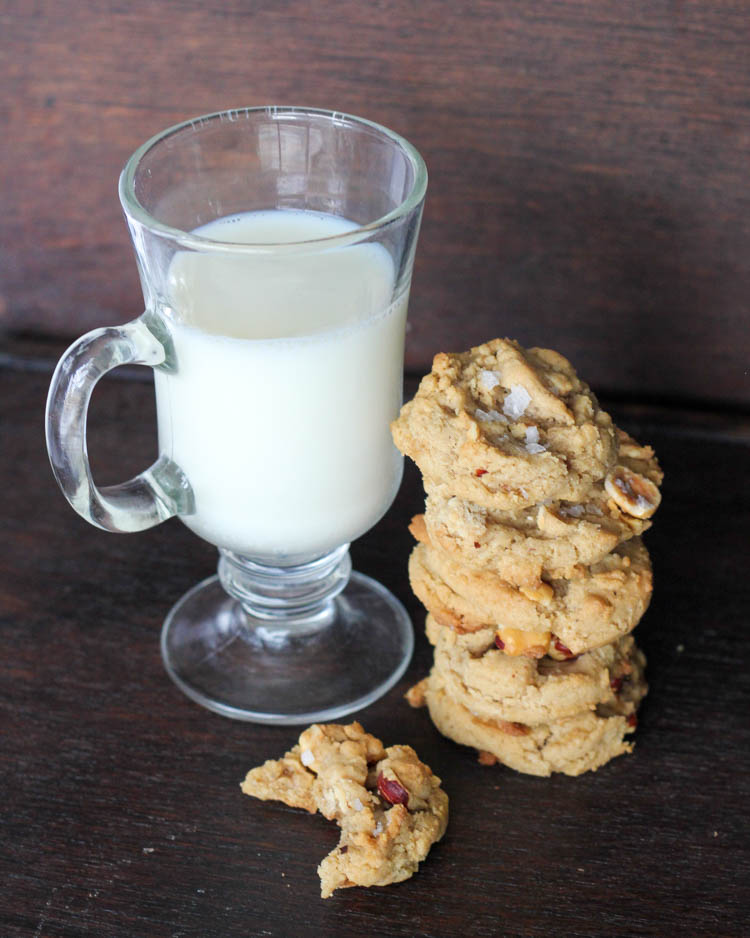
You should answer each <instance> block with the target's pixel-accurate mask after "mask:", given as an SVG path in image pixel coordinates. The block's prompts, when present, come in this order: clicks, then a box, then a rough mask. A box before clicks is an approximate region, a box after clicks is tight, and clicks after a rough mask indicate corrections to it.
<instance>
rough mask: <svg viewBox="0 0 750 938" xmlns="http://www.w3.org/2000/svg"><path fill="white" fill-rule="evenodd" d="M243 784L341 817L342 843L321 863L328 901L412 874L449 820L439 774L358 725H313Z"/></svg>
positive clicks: (250, 791) (258, 793)
mask: <svg viewBox="0 0 750 938" xmlns="http://www.w3.org/2000/svg"><path fill="white" fill-rule="evenodd" d="M241 787H242V791H243V792H244V793H245V794H247V795H252V796H253V797H256V798H261V799H263V800H277V801H283V802H284V803H285V804H289V805H291V806H293V807H299V808H304V809H305V810H307V811H316V810H317V811H320V813H321V814H323V815H324V817H326V818H328V819H329V820H335V821H337V823H338V824H339V827H340V828H341V838H340V840H339V843H338V846H337V847H336V848H335V849H334V850H333V851H332V852H331V853H330V854H329V855H328V856H327V857H325V859H324V860H323V861H322V862H321V864H320V866H319V867H318V874H319V875H320V884H321V895H322V897H323V898H324V899H327V898H328V897H329V896H330V895H331V894H332V893H333V892H334V890H336V889H342V888H344V887H347V886H386V885H388V884H389V883H397V882H400V881H402V880H404V879H408V878H409V877H410V876H411V875H412V874H413V873H414V872H415V871H416V869H417V867H418V865H419V863H420V862H421V861H422V860H424V858H425V857H426V856H427V853H428V852H429V849H430V847H431V846H432V844H433V843H435V841H437V840H440V838H441V837H442V836H443V834H444V832H445V828H446V825H447V823H448V796H447V795H446V794H445V792H444V791H443V790H442V788H441V787H440V779H439V778H438V777H437V776H436V775H433V773H432V771H431V770H430V768H429V767H428V766H426V765H424V763H422V762H420V761H419V759H418V758H417V754H416V753H415V752H414V750H413V749H412V748H411V747H410V746H390V747H388V748H387V749H384V748H383V745H382V743H381V742H380V740H379V739H377V738H376V737H375V736H372V735H371V734H369V733H366V732H365V731H364V729H363V728H362V726H361V725H360V724H359V723H351V724H349V725H347V726H342V725H339V724H335V723H330V724H314V725H313V726H311V727H309V728H308V729H306V730H305V731H304V732H303V733H302V734H301V736H300V738H299V744H298V745H297V746H295V747H294V748H293V749H291V750H290V751H289V752H288V753H286V755H285V756H284V757H283V758H282V759H278V760H269V761H268V762H266V763H264V764H263V765H261V766H259V767H258V768H256V769H252V770H251V771H250V772H248V774H247V776H246V778H245V780H244V782H243V783H242V786H241Z"/></svg>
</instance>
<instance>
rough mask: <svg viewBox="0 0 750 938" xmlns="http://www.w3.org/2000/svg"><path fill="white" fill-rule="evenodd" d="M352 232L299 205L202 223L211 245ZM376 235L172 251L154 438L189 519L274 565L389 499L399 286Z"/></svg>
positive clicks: (365, 519)
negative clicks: (185, 492) (186, 490)
mask: <svg viewBox="0 0 750 938" xmlns="http://www.w3.org/2000/svg"><path fill="white" fill-rule="evenodd" d="M354 227H355V226H354V225H353V224H351V223H350V222H347V221H345V220H343V219H340V218H335V217H333V216H327V215H320V214H316V213H312V212H300V211H280V210H275V211H266V212H249V213H246V214H242V215H238V216H234V217H231V218H222V219H219V220H217V221H214V222H211V223H210V224H208V225H205V226H203V227H202V228H199V229H197V231H196V234H198V235H202V236H204V237H207V238H210V239H212V240H215V241H228V242H235V243H248V244H251V243H255V244H264V243H265V244H268V243H289V242H297V241H309V240H312V239H319V238H326V237H331V236H335V235H340V234H342V233H345V232H346V231H349V230H351V229H353V228H354ZM394 276H395V272H394V268H393V263H392V261H391V258H390V255H389V253H388V252H387V250H386V249H385V248H383V247H382V246H380V245H378V244H355V245H351V246H345V247H338V248H335V249H333V250H328V251H324V252H321V251H320V250H319V248H316V250H315V252H308V253H297V252H296V251H290V253H288V254H287V253H284V252H283V251H281V252H274V253H273V255H272V254H262V253H260V254H258V253H252V254H244V255H243V254H239V255H231V254H228V253H215V254H212V253H208V252H207V253H200V254H197V253H191V252H188V251H182V252H180V253H178V254H177V255H176V256H175V257H174V259H173V261H172V264H171V267H170V270H169V287H168V290H169V301H170V303H171V306H172V308H173V312H172V313H171V315H170V314H168V316H167V319H168V328H169V331H170V333H171V336H172V340H173V345H174V356H175V360H176V365H177V368H176V372H175V373H173V374H169V373H167V372H163V371H161V372H160V371H157V372H156V374H155V380H156V396H157V409H158V422H159V445H160V450H161V452H162V453H166V454H167V455H168V456H170V457H171V458H172V459H173V460H174V461H175V462H176V463H177V465H178V466H180V467H181V468H182V470H183V471H184V472H185V474H186V476H187V478H188V480H189V482H190V485H191V487H192V489H193V494H194V496H195V513H194V514H191V515H187V516H183V518H182V520H183V521H184V522H185V524H186V525H187V526H188V527H189V528H190V529H191V530H193V531H194V532H195V533H196V534H198V535H200V536H201V537H203V538H205V539H206V540H207V541H210V542H211V543H212V544H215V545H217V546H219V547H224V548H228V549H230V550H233V551H236V552H237V553H241V554H247V555H251V556H253V557H254V558H256V559H265V560H266V561H268V562H274V561H279V562H283V561H285V560H297V559H300V558H308V559H309V558H310V557H312V556H314V555H317V554H323V553H325V552H327V551H329V550H332V549H333V548H335V547H337V546H339V545H341V544H345V543H347V542H348V541H351V540H353V539H354V538H356V537H358V536H359V535H360V534H363V533H364V532H365V531H366V530H368V529H369V528H370V527H371V526H372V525H373V524H374V523H375V521H377V520H378V518H379V517H380V516H381V515H382V514H383V513H384V512H385V511H386V509H387V508H388V506H389V505H390V503H391V501H392V499H393V497H394V495H395V492H396V489H397V488H398V485H399V482H400V478H401V469H402V459H401V457H400V455H399V454H398V452H397V451H396V449H395V448H394V446H393V443H392V442H391V436H390V431H389V423H390V421H391V420H392V419H393V418H394V417H395V416H396V414H397V413H398V408H399V406H400V403H401V381H402V369H403V343H404V328H405V321H406V306H407V295H406V292H404V294H403V295H401V296H400V297H398V298H397V299H396V300H395V302H393V303H392V302H391V300H392V293H393V287H394Z"/></svg>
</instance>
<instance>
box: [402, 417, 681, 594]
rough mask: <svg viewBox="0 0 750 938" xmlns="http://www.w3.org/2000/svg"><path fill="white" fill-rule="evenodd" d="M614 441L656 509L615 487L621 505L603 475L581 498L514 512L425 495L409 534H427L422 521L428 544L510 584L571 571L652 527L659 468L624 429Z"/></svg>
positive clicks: (621, 460)
mask: <svg viewBox="0 0 750 938" xmlns="http://www.w3.org/2000/svg"><path fill="white" fill-rule="evenodd" d="M618 442H619V450H618V459H617V464H618V467H622V468H623V469H626V470H628V471H629V472H630V473H632V474H634V475H635V476H637V478H638V479H639V480H640V481H641V487H642V486H644V485H645V484H647V483H650V484H652V485H653V486H654V490H655V491H656V497H655V498H654V499H653V501H654V502H655V504H654V506H653V510H651V511H650V512H649V513H648V514H647V515H645V514H644V513H645V512H646V509H644V508H639V507H638V506H637V496H636V499H635V501H636V505H635V506H633V505H631V504H629V502H627V501H626V499H625V494H624V493H621V492H620V489H619V488H618V487H616V486H615V491H616V494H617V495H618V499H619V504H618V501H615V499H614V498H613V497H612V496H611V495H610V493H609V491H607V488H605V480H604V479H600V480H598V481H596V482H594V483H593V484H592V486H591V488H590V490H589V491H588V493H587V495H586V498H585V499H584V500H583V501H581V502H580V503H578V504H574V503H571V502H567V501H561V500H559V499H557V500H550V501H546V502H544V503H543V504H540V505H534V506H532V507H530V508H522V509H519V510H516V511H502V510H499V509H491V508H486V507H482V506H481V505H475V504H473V503H472V502H469V501H467V500H466V499H461V498H457V497H455V496H453V497H451V498H444V497H441V496H439V495H428V497H427V501H426V506H425V513H424V516H423V521H420V518H421V517H422V516H417V517H416V518H415V519H414V520H413V522H412V533H413V534H414V535H415V537H416V538H417V540H425V537H424V535H423V534H422V531H423V528H422V527H421V525H422V524H424V526H426V529H427V534H428V536H429V540H430V541H431V543H432V545H433V547H435V548H436V549H439V550H442V551H445V552H447V553H448V554H450V556H451V557H452V558H453V559H454V560H455V562H456V563H460V564H463V565H465V566H467V567H471V568H472V569H474V570H493V571H494V572H495V573H497V574H498V575H499V576H501V577H503V579H505V580H507V581H508V582H510V583H514V584H524V583H527V584H528V583H533V582H535V581H538V580H539V579H540V578H541V577H542V574H546V575H548V576H549V577H553V578H564V577H566V576H569V575H570V573H571V572H572V570H573V568H574V567H575V566H576V565H578V564H582V565H583V566H589V565H591V564H593V563H596V562H597V561H599V560H601V559H602V558H603V557H604V556H605V555H606V554H608V553H609V552H610V551H612V550H614V548H615V547H617V545H618V544H621V543H623V542H624V541H626V540H629V539H630V538H631V537H637V536H640V535H641V534H643V532H644V531H646V530H647V529H648V528H649V527H650V526H651V521H650V520H648V519H649V518H650V517H651V515H652V514H653V512H654V511H655V510H656V507H657V506H658V503H659V498H660V496H659V492H658V488H657V486H658V485H659V484H660V483H661V481H662V478H663V473H662V471H661V469H660V468H659V464H658V462H657V461H656V458H655V456H654V451H653V450H652V449H651V447H650V446H640V445H639V444H638V443H636V441H635V440H633V438H632V437H630V436H629V435H628V434H627V433H624V432H623V431H621V430H618ZM614 472H616V470H612V473H614ZM612 477H613V478H615V476H612ZM609 478H610V474H608V476H607V479H609ZM612 484H613V485H614V483H612ZM631 488H632V483H631ZM633 512H637V515H636V514H634V513H633Z"/></svg>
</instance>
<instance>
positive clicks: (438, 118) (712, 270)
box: [0, 0, 750, 407]
mask: <svg viewBox="0 0 750 938" xmlns="http://www.w3.org/2000/svg"><path fill="white" fill-rule="evenodd" d="M749 39H750V30H749V25H748V10H747V4H746V3H744V2H742V0H722V2H721V3H706V2H704V0H679V2H677V0H636V2H630V3H619V4H618V3H612V2H605V0H535V2H533V3H530V2H528V0H471V2H469V0H463V2H456V0H421V2H419V3H415V2H401V3H396V2H393V0H377V2H368V3H356V2H353V0H316V2H312V3H311V2H309V0H273V2H250V0H200V2H198V0H171V2H169V3H153V2H151V0H130V2H128V3H123V2H108V3H101V2H99V0H77V2H75V3H70V2H68V3H60V2H59V0H34V2H31V0H0V68H1V69H2V74H3V91H4V94H3V95H2V100H1V101H0V139H1V140H2V146H0V178H1V179H2V180H3V196H2V211H0V245H2V249H0V328H4V329H6V330H8V331H16V332H18V331H28V330H31V331H34V332H47V333H52V334H60V335H68V336H75V335H78V334H79V333H81V332H83V331H85V329H87V328H90V327H93V326H99V325H109V324H113V323H117V322H122V321H125V320H128V319H131V318H133V317H134V316H136V315H138V314H139V313H140V311H141V307H142V300H141V296H140V290H139V286H138V278H137V273H136V267H135V263H134V261H133V258H132V251H131V248H130V245H129V242H128V236H127V232H126V228H125V224H124V222H123V219H122V216H121V212H120V207H119V202H118V199H117V194H116V186H117V177H118V175H119V172H120V169H121V167H122V165H123V164H124V162H125V160H126V159H127V157H128V156H129V155H130V153H131V152H132V151H133V150H134V149H135V148H136V146H138V145H139V144H140V143H141V142H143V141H144V140H146V139H147V138H148V137H150V136H151V135H152V134H154V133H156V132H157V131H159V130H161V129H163V128H164V127H167V126H169V125H170V124H172V123H174V122H177V121H179V120H184V119H186V118H189V117H193V116H195V115H197V114H201V113H205V112H208V111H215V110H220V109H222V108H226V107H241V106H246V105H259V104H269V103H270V104H308V105H314V106H319V107H332V108H336V109H339V110H343V111H350V112H352V113H355V114H361V115H363V116H365V117H369V118H371V119H373V120H376V121H380V122H382V123H385V124H386V125H388V126H391V127H393V128H394V129H395V130H398V131H400V132H401V133H403V134H405V135H406V136H408V137H409V138H411V139H412V140H413V141H414V143H415V144H416V145H417V146H418V147H419V148H420V150H421V151H422V152H423V154H424V156H425V159H426V161H427V164H428V167H429V171H430V186H429V192H428V198H427V206H426V211H425V218H424V226H423V232H422V238H421V243H420V249H419V253H418V260H417V266H416V272H415V282H414V292H413V303H412V331H411V333H410V336H409V342H408V350H407V354H408V362H409V364H410V366H411V367H412V368H415V369H419V370H422V369H424V368H425V366H426V365H427V364H428V363H429V361H430V359H431V356H432V354H433V353H434V351H435V350H436V349H444V350H447V349H454V350H459V349H462V348H466V347H468V346H469V345H470V344H473V343H475V342H478V341H481V340H483V339H485V338H486V337H487V336H494V335H512V336H515V337H517V338H519V339H521V341H523V342H524V344H549V345H550V346H552V347H553V348H559V349H560V350H561V351H562V352H564V353H565V354H567V355H568V356H570V357H572V358H573V359H574V360H575V361H576V362H577V364H578V366H579V368H580V369H581V371H582V373H584V374H586V376H587V379H588V380H589V381H590V382H591V383H592V384H593V385H595V386H596V387H597V388H599V389H600V390H601V391H610V392H612V393H614V394H617V395H630V396H637V397H639V398H644V397H646V398H650V399H658V400H682V401H688V402H691V401H713V402H717V403H722V402H723V403H725V404H734V405H741V406H745V407H747V405H748V404H750V380H749V379H748V373H747V361H746V358H747V328H748V313H749V312H750V310H749V309H748V302H749V300H748V298H749V297H750V188H749V187H748V172H747V167H748V164H750V134H749V133H748V129H747V128H748V126H749V125H750V55H749V54H748V40H749ZM676 348H678V349H679V350H680V352H679V354H675V349H676Z"/></svg>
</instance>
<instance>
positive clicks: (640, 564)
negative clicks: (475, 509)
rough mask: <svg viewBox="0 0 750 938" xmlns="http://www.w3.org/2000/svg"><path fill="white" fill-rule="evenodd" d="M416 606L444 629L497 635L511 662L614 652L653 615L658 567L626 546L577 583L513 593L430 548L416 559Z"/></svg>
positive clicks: (579, 573)
mask: <svg viewBox="0 0 750 938" xmlns="http://www.w3.org/2000/svg"><path fill="white" fill-rule="evenodd" d="M409 579H410V582H411V587H412V590H413V591H414V593H415V594H416V596H417V598H418V599H419V600H420V601H421V602H422V603H423V605H424V606H425V608H426V609H427V611H428V612H431V613H432V615H433V616H434V617H435V618H436V619H437V621H438V622H439V623H440V624H441V625H446V626H449V627H450V628H453V629H455V630H456V631H458V632H473V631H476V630H477V629H486V628H494V629H495V631H496V633H497V637H498V639H499V641H500V643H501V644H502V645H503V647H504V650H505V652H506V654H509V655H514V654H527V655H531V656H532V657H542V656H543V655H545V654H548V653H550V652H551V651H553V650H554V649H555V648H556V646H557V645H561V646H562V649H558V651H561V652H562V655H563V656H564V655H566V654H571V653H572V654H579V653H580V652H584V651H590V650H591V649H593V648H598V647H600V646H601V645H607V644H609V643H610V642H613V641H615V640H616V639H618V638H619V637H621V636H622V635H626V634H627V633H628V632H630V631H631V629H633V628H634V627H635V625H636V624H637V623H638V621H639V620H640V618H641V616H642V615H643V613H644V612H645V611H646V609H647V608H648V604H649V601H650V598H651V590H652V575H651V562H650V559H649V556H648V551H647V550H646V548H645V547H644V546H643V542H642V541H641V539H640V538H633V539H631V540H630V541H627V542H626V543H624V544H621V545H619V546H618V547H617V548H615V550H614V551H613V552H612V553H610V554H607V555H606V556H605V557H604V558H603V559H602V560H600V561H599V562H598V563H596V564H593V565H592V566H590V567H577V568H576V569H575V571H574V575H573V576H572V578H571V579H550V580H544V581H541V582H540V583H539V584H538V585H534V586H532V587H527V586H523V585H522V586H514V585H513V584H511V583H508V582H507V581H506V580H503V579H502V578H501V577H499V576H497V575H496V574H494V573H492V572H490V571H483V572H477V571H474V570H471V569H469V568H467V567H463V566H460V565H459V564H456V563H455V562H454V561H453V560H452V559H451V558H450V556H449V555H447V554H446V553H445V552H439V551H435V550H434V549H433V548H432V546H431V545H430V543H429V542H427V543H420V544H417V546H416V547H415V548H414V550H413V551H412V554H411V556H410V558H409Z"/></svg>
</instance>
